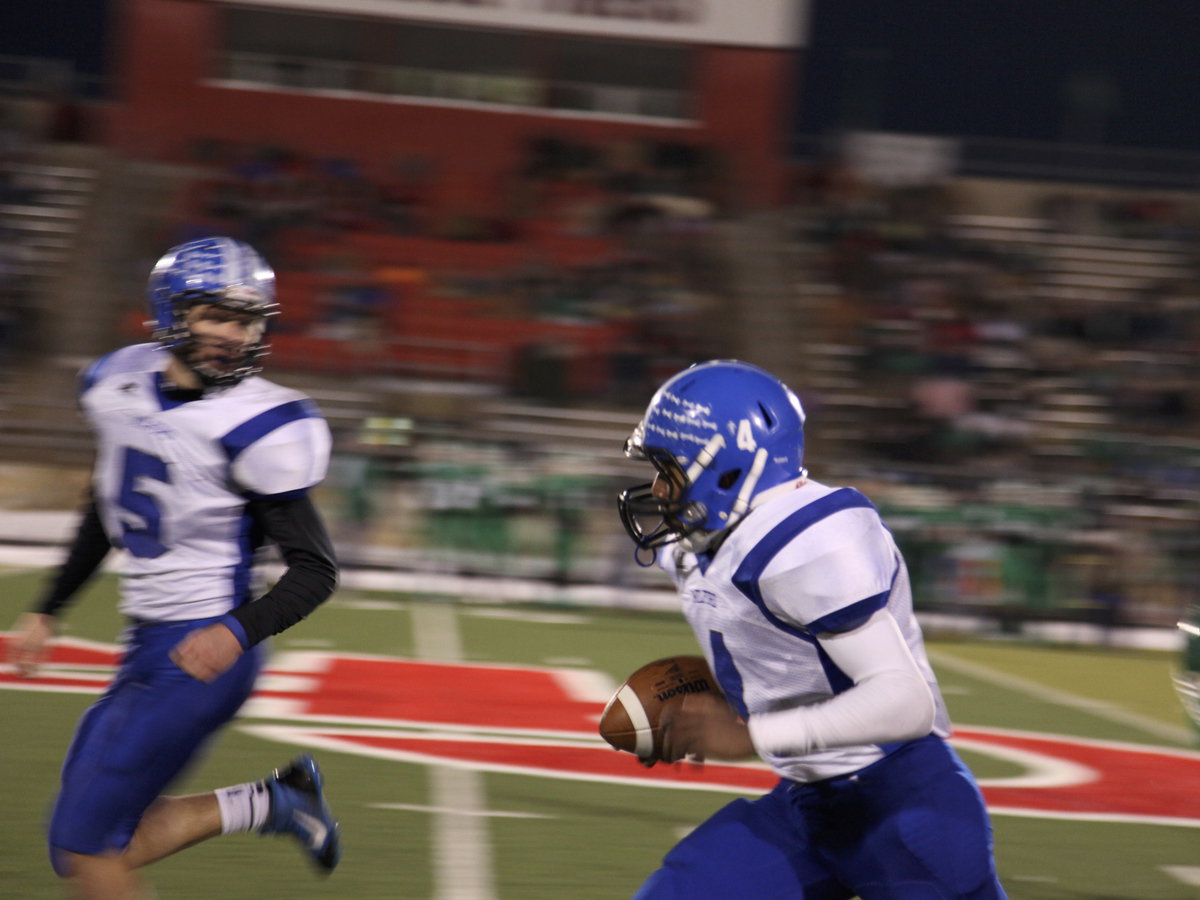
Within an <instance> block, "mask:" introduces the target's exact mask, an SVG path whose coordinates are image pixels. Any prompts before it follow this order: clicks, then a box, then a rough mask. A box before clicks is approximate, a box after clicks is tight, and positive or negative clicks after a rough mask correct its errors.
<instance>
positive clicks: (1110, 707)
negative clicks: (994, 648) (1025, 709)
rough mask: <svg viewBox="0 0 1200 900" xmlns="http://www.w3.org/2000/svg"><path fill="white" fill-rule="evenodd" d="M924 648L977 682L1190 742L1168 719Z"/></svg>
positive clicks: (1188, 735)
mask: <svg viewBox="0 0 1200 900" xmlns="http://www.w3.org/2000/svg"><path fill="white" fill-rule="evenodd" d="M927 651H928V653H929V658H930V660H932V661H933V663H934V664H935V665H937V666H941V667H942V668H945V669H950V670H951V671H954V672H958V673H959V674H961V675H967V676H970V677H971V678H978V679H979V680H980V681H986V682H988V683H989V684H994V685H997V686H998V687H1002V688H1007V689H1009V690H1013V691H1019V692H1020V693H1022V694H1027V695H1029V696H1030V697H1034V698H1035V699H1038V700H1043V701H1045V702H1047V703H1056V704H1058V705H1059V706H1066V707H1068V708H1070V709H1077V710H1079V711H1080V712H1085V713H1089V714H1091V715H1093V716H1096V717H1097V718H1099V719H1107V720H1108V721H1109V722H1116V723H1117V724H1119V725H1128V726H1130V727H1131V728H1136V729H1138V730H1139V731H1141V732H1144V733H1145V734H1152V735H1154V736H1155V737H1160V738H1166V739H1167V740H1169V741H1175V742H1177V743H1182V744H1189V743H1191V740H1192V732H1191V730H1189V729H1188V728H1185V727H1184V726H1182V725H1171V724H1170V723H1168V722H1163V721H1160V720H1158V719H1153V718H1151V717H1150V716H1143V715H1142V714H1141V713H1136V712H1131V711H1130V710H1127V709H1122V708H1121V707H1119V706H1116V705H1114V704H1112V703H1109V702H1107V701H1105V700H1093V699H1092V698H1090V697H1080V696H1079V695H1078V694H1071V693H1068V692H1067V691H1060V690H1058V689H1057V688H1052V687H1047V686H1046V685H1044V684H1039V683H1038V682H1036V681H1030V680H1029V679H1028V678H1021V677H1020V676H1019V675H1010V674H1008V673H1007V672H1001V671H999V670H998V669H993V668H990V667H989V666H984V665H981V664H979V663H974V662H968V661H967V660H965V659H960V658H959V657H957V656H952V655H950V654H947V653H940V652H938V651H937V650H934V649H929V648H927Z"/></svg>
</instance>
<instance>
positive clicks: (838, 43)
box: [0, 0, 1200, 152]
mask: <svg viewBox="0 0 1200 900" xmlns="http://www.w3.org/2000/svg"><path fill="white" fill-rule="evenodd" d="M119 2H120V0H0V54H11V55H18V56H43V55H44V56H51V57H58V58H66V59H72V60H74V61H75V65H76V69H77V71H79V72H80V73H82V74H84V75H88V76H98V75H102V74H103V73H104V72H105V69H106V67H107V66H108V64H109V60H108V57H107V50H106V47H107V43H108V41H107V40H106V33H107V29H108V26H109V9H110V8H112V9H116V8H117V7H116V6H115V4H117V3H119ZM707 2H711V3H717V2H737V0H707ZM813 7H814V8H813V15H812V27H811V30H810V45H809V47H808V48H807V50H806V51H805V52H804V54H803V61H802V62H801V63H800V66H799V69H800V74H799V85H800V89H799V90H798V91H797V96H796V129H797V131H798V132H799V133H800V134H802V135H812V134H822V133H825V132H828V131H831V130H836V129H839V128H842V127H853V128H870V129H879V130H885V131H899V132H913V133H920V134H940V135H957V136H969V137H993V138H1012V139H1023V140H1061V139H1068V140H1074V141H1079V142H1084V143H1096V142H1102V143H1106V144H1109V145H1111V146H1121V147H1141V148H1154V149H1176V150H1188V151H1197V152H1200V0H989V2H985V0H813ZM1081 73H1090V74H1093V75H1098V76H1099V77H1100V78H1101V79H1107V84H1108V88H1109V90H1111V91H1112V94H1111V96H1112V98H1113V99H1112V100H1111V105H1110V109H1109V112H1108V113H1107V114H1094V115H1091V116H1088V115H1082V116H1076V117H1074V118H1071V117H1068V116H1067V114H1066V105H1065V100H1064V87H1065V85H1066V84H1067V83H1068V81H1069V79H1070V78H1071V77H1072V75H1078V74H1081Z"/></svg>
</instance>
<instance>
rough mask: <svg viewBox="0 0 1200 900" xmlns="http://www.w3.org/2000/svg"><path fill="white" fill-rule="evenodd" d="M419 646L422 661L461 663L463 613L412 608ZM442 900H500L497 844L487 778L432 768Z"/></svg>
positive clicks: (438, 883) (438, 606) (450, 609)
mask: <svg viewBox="0 0 1200 900" xmlns="http://www.w3.org/2000/svg"><path fill="white" fill-rule="evenodd" d="M410 612H411V615H412V622H413V635H414V638H413V643H414V645H415V649H416V654H417V656H418V657H420V658H422V659H436V660H442V661H446V662H449V661H453V660H461V659H462V657H463V652H462V642H461V640H460V638H459V633H458V621H457V612H456V611H455V609H454V608H453V607H452V606H450V605H449V604H445V605H443V604H431V603H419V604H413V605H412V606H411V607H410ZM429 794H430V800H431V803H430V806H431V807H433V809H434V810H435V812H434V814H433V855H434V860H433V865H434V885H435V887H434V897H435V898H436V900H496V896H497V894H496V883H495V882H496V879H495V873H494V871H493V865H492V840H491V834H490V831H489V828H488V819H487V816H486V815H485V811H486V809H487V797H486V796H485V792H484V784H483V774H482V773H481V772H476V771H472V770H470V769H459V768H451V767H449V766H430V767H429Z"/></svg>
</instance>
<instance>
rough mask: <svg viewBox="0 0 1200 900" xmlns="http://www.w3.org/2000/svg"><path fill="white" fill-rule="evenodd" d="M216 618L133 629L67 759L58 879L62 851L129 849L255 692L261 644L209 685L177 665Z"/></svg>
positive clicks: (55, 828) (55, 844) (54, 846)
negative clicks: (156, 807)
mask: <svg viewBox="0 0 1200 900" xmlns="http://www.w3.org/2000/svg"><path fill="white" fill-rule="evenodd" d="M215 621H217V619H198V620H193V621H188V622H165V623H154V624H142V625H137V626H135V627H133V628H132V629H130V631H129V632H128V640H127V645H126V648H125V654H124V657H123V659H122V661H121V667H120V669H119V671H118V673H117V677H116V679H115V680H114V681H113V683H112V684H111V685H110V686H109V688H108V690H107V691H105V693H104V694H103V696H101V698H100V699H99V700H97V701H96V703H94V704H93V705H92V706H91V707H89V709H88V710H87V711H86V712H85V713H84V715H83V717H82V718H81V719H80V721H79V725H78V727H77V728H76V731H75V736H74V738H73V739H72V741H71V746H70V748H69V749H68V750H67V756H66V760H65V761H64V762H63V769H62V786H61V789H60V791H59V795H58V799H57V800H56V802H55V805H54V811H53V813H52V815H51V818H50V829H49V843H50V857H51V860H52V862H53V863H54V866H55V870H56V871H58V872H59V874H64V873H63V872H62V867H61V860H60V859H58V854H57V853H56V850H69V851H71V852H74V853H82V854H89V855H95V854H100V853H105V852H110V851H121V850H123V849H124V848H125V847H127V846H128V845H129V841H130V840H131V839H132V838H133V833H134V831H136V830H137V826H138V822H139V821H140V820H141V818H142V815H143V814H144V813H145V812H146V809H147V808H148V807H149V806H150V804H151V803H153V802H154V800H155V798H156V797H158V796H159V795H160V794H161V793H162V792H163V791H164V789H165V788H166V787H167V785H169V784H170V783H171V781H172V780H174V779H175V778H176V777H177V776H178V775H179V773H180V772H181V771H182V770H183V768H184V767H185V766H186V765H187V764H188V762H189V761H190V760H191V759H192V758H193V757H194V756H195V755H196V753H197V752H198V751H199V750H200V749H201V748H202V747H203V746H204V745H205V743H206V742H207V740H208V739H209V737H211V735H212V734H213V732H215V731H216V730H217V729H218V728H220V727H221V726H222V725H223V724H225V723H226V722H228V721H229V720H230V719H231V718H233V716H234V714H235V713H236V712H237V711H238V709H239V708H240V707H241V705H242V704H243V703H244V702H245V701H246V699H247V698H248V697H249V696H250V693H251V691H252V690H253V689H254V681H255V678H256V677H257V676H258V672H259V669H260V668H261V665H262V659H263V656H264V651H263V650H262V648H261V646H260V647H254V648H251V649H250V650H247V651H246V652H245V653H243V654H242V655H241V656H240V657H239V658H238V661H237V662H236V663H235V664H234V666H233V667H232V668H231V669H229V671H227V672H225V673H224V674H223V675H221V676H220V677H219V678H217V679H216V680H215V681H213V682H212V683H211V684H207V683H205V682H202V681H198V680H196V679H195V678H193V677H192V676H190V675H188V674H187V673H186V672H184V671H183V670H182V669H180V668H179V667H178V666H176V665H175V663H173V662H172V661H171V659H170V655H169V654H170V652H171V650H172V648H174V647H175V645H176V644H178V643H179V642H180V641H181V640H183V638H184V636H185V635H186V634H187V633H188V632H189V631H191V630H193V629H196V628H201V627H203V626H205V625H209V624H212V623H213V622H215Z"/></svg>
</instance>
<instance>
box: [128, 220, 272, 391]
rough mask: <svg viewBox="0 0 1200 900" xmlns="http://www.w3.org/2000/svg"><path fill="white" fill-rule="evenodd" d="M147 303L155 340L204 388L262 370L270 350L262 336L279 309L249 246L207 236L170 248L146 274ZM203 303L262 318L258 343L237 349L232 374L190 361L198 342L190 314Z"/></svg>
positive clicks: (268, 277) (265, 270) (265, 269)
mask: <svg viewBox="0 0 1200 900" xmlns="http://www.w3.org/2000/svg"><path fill="white" fill-rule="evenodd" d="M146 299H147V302H148V303H149V306H150V315H151V316H152V317H153V318H152V319H151V321H150V322H148V323H147V324H148V325H149V326H150V327H151V328H152V329H153V336H154V340H156V341H158V342H160V343H161V344H162V345H163V346H164V347H166V348H168V349H169V350H170V351H171V352H172V353H174V354H175V355H176V356H178V357H179V358H180V359H181V360H183V362H184V363H185V364H187V365H188V366H189V368H191V369H192V370H193V371H194V372H195V373H196V374H197V375H198V376H199V377H200V380H201V381H202V382H204V384H206V385H210V386H213V385H221V386H224V385H230V384H235V383H237V382H239V381H241V380H242V379H243V378H245V377H246V376H248V375H252V374H253V373H255V372H257V371H259V369H260V368H261V366H259V365H258V360H259V359H261V358H262V357H263V356H264V355H266V353H267V351H268V349H269V348H268V345H267V344H266V343H265V342H264V341H263V340H262V339H261V334H262V333H263V332H265V328H266V319H267V317H268V316H273V315H275V314H276V313H277V312H278V311H279V304H278V303H276V302H275V272H274V271H273V270H272V269H271V267H270V266H269V265H268V264H267V262H266V260H264V259H263V258H262V257H261V256H259V254H258V252H257V251H256V250H255V249H254V248H253V247H251V246H250V245H249V244H245V243H243V242H242V241H238V240H234V239H233V238H228V237H207V238H200V239H199V240H194V241H188V242H187V243H184V244H179V245H178V246H176V247H172V248H171V249H170V250H168V251H167V252H166V253H164V254H163V256H162V258H160V259H159V261H158V262H157V263H156V264H155V266H154V270H153V271H152V272H151V273H150V281H149V283H148V285H147V287H146ZM201 303H207V304H211V305H213V306H219V307H222V308H224V309H228V310H231V311H233V312H238V313H248V314H250V315H254V316H258V317H261V318H262V324H263V328H262V329H261V330H260V339H259V340H257V341H255V342H252V343H251V344H248V345H246V346H245V347H243V348H241V357H240V359H238V360H237V361H236V364H235V365H234V367H233V368H231V369H227V370H223V371H215V370H211V369H208V368H206V367H205V366H204V365H202V364H196V363H194V362H192V361H191V357H192V354H193V351H194V350H195V347H196V339H195V337H194V336H193V335H192V333H191V330H190V329H189V327H188V321H187V320H188V310H189V309H191V308H192V307H193V306H196V305H197V304H201Z"/></svg>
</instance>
